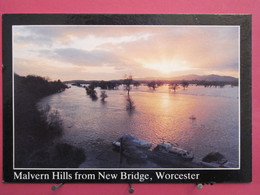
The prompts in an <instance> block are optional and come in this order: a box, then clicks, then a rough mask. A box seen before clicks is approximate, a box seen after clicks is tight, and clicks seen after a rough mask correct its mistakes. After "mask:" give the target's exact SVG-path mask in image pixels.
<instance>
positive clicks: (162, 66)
mask: <svg viewBox="0 0 260 195" xmlns="http://www.w3.org/2000/svg"><path fill="white" fill-rule="evenodd" d="M186 64H187V62H186V61H184V60H163V61H157V62H154V63H146V64H145V65H144V67H145V68H149V69H153V70H158V71H160V72H161V73H164V74H168V73H172V72H176V71H185V70H188V69H190V68H189V67H188V66H187V65H186Z"/></svg>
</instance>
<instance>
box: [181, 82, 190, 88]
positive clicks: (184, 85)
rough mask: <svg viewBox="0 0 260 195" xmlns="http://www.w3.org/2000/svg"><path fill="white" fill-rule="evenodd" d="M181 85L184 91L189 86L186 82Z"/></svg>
mask: <svg viewBox="0 0 260 195" xmlns="http://www.w3.org/2000/svg"><path fill="white" fill-rule="evenodd" d="M181 85H182V87H183V89H186V88H188V86H189V82H188V81H182V82H181Z"/></svg>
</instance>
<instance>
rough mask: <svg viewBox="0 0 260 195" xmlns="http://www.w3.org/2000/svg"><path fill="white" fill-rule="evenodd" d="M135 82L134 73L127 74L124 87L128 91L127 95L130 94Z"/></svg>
mask: <svg viewBox="0 0 260 195" xmlns="http://www.w3.org/2000/svg"><path fill="white" fill-rule="evenodd" d="M132 83H133V76H132V75H127V74H126V75H125V79H124V81H123V84H124V86H125V87H124V89H125V90H126V91H127V95H128V96H129V93H130V91H131V89H132V88H131V84H132Z"/></svg>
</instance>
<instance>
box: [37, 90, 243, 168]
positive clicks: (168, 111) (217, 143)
mask: <svg viewBox="0 0 260 195" xmlns="http://www.w3.org/2000/svg"><path fill="white" fill-rule="evenodd" d="M96 91H97V95H98V96H100V94H101V92H100V89H99V88H96ZM106 94H107V95H108V97H107V98H106V100H105V102H102V101H101V100H100V98H99V99H98V100H96V101H93V100H92V99H91V98H90V97H89V96H87V94H86V91H85V89H84V88H83V87H76V86H72V87H71V88H70V89H67V90H66V91H64V92H62V93H58V94H54V95H51V96H48V97H45V98H43V99H42V100H41V101H40V102H39V103H38V107H39V109H40V108H41V107H44V106H45V105H47V104H48V105H49V106H50V107H51V109H52V110H57V111H58V113H59V116H60V119H61V120H62V123H63V128H64V132H63V136H62V137H61V138H60V139H61V140H62V141H64V142H66V143H69V144H72V145H74V146H77V147H81V148H83V149H84V150H85V153H86V156H87V158H86V161H85V162H84V163H83V164H82V165H81V167H98V166H99V165H98V164H97V163H96V162H95V158H93V156H95V154H101V153H104V152H105V151H106V150H108V148H111V143H112V142H113V141H115V140H117V139H118V138H119V137H120V136H122V135H124V134H132V135H134V136H135V137H137V138H139V139H142V140H145V141H148V142H152V144H153V147H155V146H156V145H157V144H158V143H160V142H163V141H165V142H171V143H176V144H178V145H179V146H180V147H182V148H184V149H187V150H189V151H192V152H193V153H194V155H195V159H196V160H199V159H201V158H203V157H204V156H205V155H207V154H208V153H210V152H212V151H218V152H220V153H222V154H224V155H225V156H226V157H227V158H228V159H229V160H230V161H231V162H232V163H233V164H234V165H235V167H234V168H236V167H238V166H239V96H238V87H231V86H225V87H223V88H215V87H211V88H205V87H201V86H189V87H188V89H185V90H184V89H182V88H180V89H178V90H177V91H176V92H175V93H174V92H173V91H169V89H168V86H167V85H164V86H161V87H159V88H156V89H155V90H152V89H149V88H148V87H147V86H140V87H138V88H135V87H133V88H132V90H131V91H130V98H131V99H132V101H133V102H134V105H135V109H134V110H133V111H131V112H130V111H127V109H126V104H127V102H126V99H127V92H126V91H124V90H123V88H122V87H120V88H119V89H118V90H106ZM111 158H112V157H111ZM104 161H105V160H104ZM151 166H152V165H151Z"/></svg>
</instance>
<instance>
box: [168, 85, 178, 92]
mask: <svg viewBox="0 0 260 195" xmlns="http://www.w3.org/2000/svg"><path fill="white" fill-rule="evenodd" d="M178 88H179V85H178V84H177V83H171V84H170V85H169V89H170V90H173V91H174V93H175V92H176V90H177V89H178Z"/></svg>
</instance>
